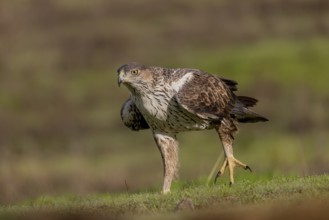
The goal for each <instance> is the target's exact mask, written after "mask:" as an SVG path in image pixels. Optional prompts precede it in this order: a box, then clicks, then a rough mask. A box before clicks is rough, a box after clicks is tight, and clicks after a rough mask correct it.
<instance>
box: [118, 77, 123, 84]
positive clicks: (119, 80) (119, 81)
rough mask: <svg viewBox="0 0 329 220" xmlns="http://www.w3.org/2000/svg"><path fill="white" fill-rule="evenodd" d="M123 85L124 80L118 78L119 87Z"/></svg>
mask: <svg viewBox="0 0 329 220" xmlns="http://www.w3.org/2000/svg"><path fill="white" fill-rule="evenodd" d="M121 83H122V79H121V77H120V76H119V77H118V86H119V87H120V86H121Z"/></svg>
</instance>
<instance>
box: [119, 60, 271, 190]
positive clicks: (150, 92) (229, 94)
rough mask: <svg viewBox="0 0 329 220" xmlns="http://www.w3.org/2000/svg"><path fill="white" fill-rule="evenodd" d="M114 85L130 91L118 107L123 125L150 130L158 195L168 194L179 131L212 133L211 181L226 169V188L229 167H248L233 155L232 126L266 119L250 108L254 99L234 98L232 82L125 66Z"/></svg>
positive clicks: (183, 71) (181, 71)
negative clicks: (217, 143)
mask: <svg viewBox="0 0 329 220" xmlns="http://www.w3.org/2000/svg"><path fill="white" fill-rule="evenodd" d="M118 74H119V76H118V83H119V85H120V84H123V85H125V86H126V87H127V88H128V89H129V91H130V92H131V96H130V98H129V99H128V100H127V101H126V102H125V103H124V104H123V106H122V108H121V118H122V121H123V123H124V124H125V125H126V126H127V127H129V128H130V129H132V130H135V131H138V130H142V129H149V128H150V129H151V130H152V133H153V137H154V139H155V142H156V144H157V146H158V148H159V150H160V153H161V156H162V159H163V166H164V181H163V187H162V192H163V193H168V192H170V187H171V182H172V180H173V179H174V178H175V177H176V174H177V164H178V141H177V139H176V134H177V133H179V132H183V131H192V130H210V129H215V130H216V132H217V133H218V135H219V137H220V140H221V141H222V144H223V149H224V152H225V154H224V155H225V156H224V157H225V158H224V163H223V165H222V166H221V167H220V169H219V171H218V173H217V175H216V178H215V181H216V179H217V178H218V177H219V176H220V175H222V174H223V173H224V170H225V168H226V167H228V170H229V174H230V184H231V185H232V184H233V183H234V176H233V171H234V167H235V166H240V167H242V168H244V169H245V170H250V171H251V169H250V167H249V166H247V165H246V164H244V163H242V162H240V161H239V160H237V159H236V158H235V157H234V156H233V146H232V143H233V134H234V133H235V132H236V131H237V130H238V129H237V125H238V122H242V123H245V122H259V121H267V119H266V118H265V117H263V116H261V115H259V114H257V113H255V112H253V111H252V110H251V109H250V108H251V107H253V106H254V105H255V104H256V102H257V100H256V99H254V98H250V97H246V96H237V95H235V94H234V92H235V91H236V90H237V87H236V86H237V83H236V82H235V81H233V80H228V79H223V78H220V77H217V76H214V75H211V74H209V73H206V72H203V71H201V70H197V69H186V68H181V69H169V68H162V67H153V66H145V65H141V64H138V63H129V64H125V65H123V66H121V67H120V68H119V69H118Z"/></svg>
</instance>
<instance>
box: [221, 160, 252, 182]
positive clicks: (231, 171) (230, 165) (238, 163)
mask: <svg viewBox="0 0 329 220" xmlns="http://www.w3.org/2000/svg"><path fill="white" fill-rule="evenodd" d="M236 166H240V167H242V168H243V169H245V170H249V171H250V172H252V170H251V168H250V167H249V166H248V165H246V164H244V163H242V162H241V161H239V160H237V159H235V158H234V157H233V156H230V157H225V160H224V163H223V165H222V166H221V168H220V170H219V171H218V173H217V175H216V177H215V183H216V182H217V179H218V177H220V176H221V175H223V174H224V171H225V168H226V167H228V169H229V174H230V186H232V185H233V184H234V168H235V167H236Z"/></svg>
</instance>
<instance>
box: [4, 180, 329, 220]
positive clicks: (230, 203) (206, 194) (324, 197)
mask: <svg viewBox="0 0 329 220" xmlns="http://www.w3.org/2000/svg"><path fill="white" fill-rule="evenodd" d="M182 201H183V203H184V201H185V203H186V204H185V205H182V204H181V205H178V204H179V203H181V202H182ZM328 202H329V175H319V176H309V177H284V176H272V177H266V176H262V177H257V178H255V179H253V180H250V179H249V180H248V179H245V180H243V181H240V182H237V183H236V184H235V185H234V187H229V186H228V184H225V183H224V182H222V183H220V184H217V185H213V184H209V185H208V186H207V185H206V183H205V181H201V180H200V181H198V182H192V183H183V182H178V183H176V184H175V185H174V187H173V191H172V193H171V194H169V195H162V194H160V193H158V192H155V191H154V190H150V191H143V192H139V193H129V192H126V193H118V194H110V193H108V194H97V195H86V196H79V197H78V196H76V195H62V196H46V195H45V196H41V197H39V198H36V199H31V200H27V201H25V202H22V203H18V204H14V205H10V206H2V207H1V209H0V216H2V217H5V216H6V217H7V216H11V215H19V216H30V215H32V216H34V217H36V216H42V217H44V216H52V217H53V218H54V219H57V218H60V217H63V216H69V217H70V216H72V217H74V218H82V219H88V218H91V217H99V218H102V217H106V218H110V217H111V218H112V217H113V218H114V217H115V218H128V217H129V218H133V219H145V218H150V219H157V218H159V219H163V218H175V219H177V218H188V219H189V218H192V219H193V218H199V217H202V218H203V219H204V217H221V218H224V219H235V218H238V217H239V216H243V217H246V216H247V217H250V218H253V219H255V217H257V218H261V219H274V218H275V217H280V216H281V217H282V216H288V215H289V216H295V217H297V216H301V217H302V218H300V219H304V218H305V219H306V217H307V216H310V215H312V216H314V215H316V216H319V217H323V218H325V217H329V211H328V209H327V208H328V204H329V203H328ZM36 213H37V215H35V214H36ZM257 218H256V219H257ZM312 218H313V217H312Z"/></svg>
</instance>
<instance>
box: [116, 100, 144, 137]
mask: <svg viewBox="0 0 329 220" xmlns="http://www.w3.org/2000/svg"><path fill="white" fill-rule="evenodd" d="M120 115H121V119H122V121H123V123H124V125H126V126H127V127H128V128H130V129H131V130H133V131H138V130H143V129H148V128H150V126H149V125H148V124H147V122H146V121H145V119H144V117H143V115H142V113H140V111H139V110H138V108H137V106H136V105H135V103H134V102H133V101H132V100H131V99H130V98H129V99H128V100H127V101H126V102H125V103H124V104H123V105H122V107H121V112H120Z"/></svg>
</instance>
